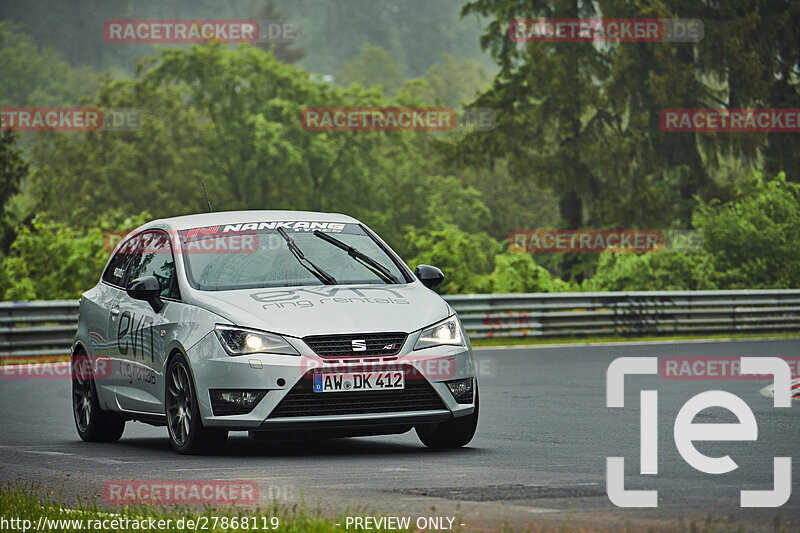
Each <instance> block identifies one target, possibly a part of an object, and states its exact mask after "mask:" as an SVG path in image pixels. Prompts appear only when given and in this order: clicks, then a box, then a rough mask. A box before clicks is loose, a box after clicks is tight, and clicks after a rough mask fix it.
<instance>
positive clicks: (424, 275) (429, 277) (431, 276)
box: [414, 265, 444, 289]
mask: <svg viewBox="0 0 800 533" xmlns="http://www.w3.org/2000/svg"><path fill="white" fill-rule="evenodd" d="M414 275H415V276H417V278H418V279H419V280H420V281H421V282H422V284H423V285H425V286H426V287H428V288H429V289H433V288H434V287H438V286H439V285H441V283H442V282H443V281H444V274H443V273H442V271H441V270H439V269H438V268H436V267H435V266H431V265H417V268H415V269H414Z"/></svg>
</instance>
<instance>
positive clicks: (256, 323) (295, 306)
mask: <svg viewBox="0 0 800 533" xmlns="http://www.w3.org/2000/svg"><path fill="white" fill-rule="evenodd" d="M193 296H194V300H195V303H196V304H197V305H200V306H202V307H204V308H206V309H208V310H209V311H212V312H214V313H216V314H218V315H220V316H222V317H224V318H226V319H228V320H230V321H231V322H233V323H234V324H236V325H238V326H242V327H249V328H256V329H261V330H265V331H271V332H274V333H280V334H282V335H288V336H292V337H305V336H306V335H325V334H337V333H380V332H389V331H402V332H405V333H411V332H412V331H415V330H418V329H421V328H423V327H425V326H428V325H430V324H433V323H434V322H437V321H439V320H443V319H445V318H447V317H448V316H449V315H450V314H451V313H452V310H451V308H450V306H449V305H448V304H447V302H445V301H444V300H443V299H442V298H441V297H440V296H439V295H437V294H436V293H434V292H433V291H431V290H430V289H428V288H427V287H425V286H424V285H422V284H421V283H419V282H415V283H409V284H404V285H339V286H327V285H324V286H313V287H286V288H272V289H250V290H235V291H219V292H211V291H203V292H196V293H195V294H194V295H193Z"/></svg>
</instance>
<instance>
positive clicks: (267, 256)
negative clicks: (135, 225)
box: [179, 222, 407, 291]
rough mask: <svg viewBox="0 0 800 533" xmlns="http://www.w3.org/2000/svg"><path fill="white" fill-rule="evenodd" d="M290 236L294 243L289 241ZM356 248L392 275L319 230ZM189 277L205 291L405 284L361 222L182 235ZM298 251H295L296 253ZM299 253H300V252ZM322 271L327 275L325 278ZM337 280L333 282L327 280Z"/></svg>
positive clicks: (254, 225)
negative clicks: (318, 233)
mask: <svg viewBox="0 0 800 533" xmlns="http://www.w3.org/2000/svg"><path fill="white" fill-rule="evenodd" d="M279 228H280V229H282V230H283V232H285V236H288V237H289V239H290V240H291V241H292V242H293V246H290V244H289V242H287V239H286V237H285V236H284V235H282V234H281V233H282V232H279ZM315 231H317V232H323V233H326V234H328V235H331V236H332V237H335V238H336V239H337V240H339V241H341V242H342V243H344V244H346V245H348V246H350V247H352V248H355V249H356V250H357V251H358V252H361V254H363V255H366V256H368V257H369V258H370V259H372V260H374V261H375V262H376V263H378V264H379V265H381V266H382V267H383V268H384V269H386V271H387V272H389V273H391V276H385V275H382V274H381V273H380V272H379V271H380V269H376V268H374V267H371V266H370V265H368V264H365V263H364V261H360V260H358V259H357V258H355V257H353V255H352V254H348V252H347V251H346V250H344V249H342V248H340V247H337V246H333V245H331V244H330V242H328V241H326V240H325V239H323V238H320V237H319V236H318V235H315V234H314V232H315ZM179 235H180V240H181V248H182V251H183V256H184V262H185V264H186V275H187V278H188V280H189V283H190V284H191V285H192V287H194V288H196V289H199V290H206V291H221V290H233V289H254V288H263V287H293V286H303V285H322V284H332V283H335V284H337V285H354V284H367V283H369V284H381V285H383V284H386V283H393V282H395V281H398V280H399V281H401V282H405V281H407V278H406V276H405V274H404V273H403V271H402V270H401V269H400V267H399V266H398V265H397V264H396V263H395V261H394V260H393V259H392V258H391V257H390V256H389V255H388V253H387V252H386V251H385V250H384V249H383V248H382V247H381V246H380V245H379V244H378V242H377V241H376V240H375V239H374V238H373V237H372V236H371V235H370V234H369V233H367V231H366V230H365V229H364V228H363V227H362V226H361V225H360V224H349V223H348V224H343V223H335V224H334V223H325V222H286V223H275V222H270V223H248V224H230V225H224V226H211V227H206V228H193V229H191V230H183V231H181V232H179ZM292 247H294V248H295V252H293V251H292ZM298 251H299V254H298V253H297V252H298ZM320 271H322V273H323V274H322V275H321V274H320ZM328 276H329V278H332V279H329V278H328Z"/></svg>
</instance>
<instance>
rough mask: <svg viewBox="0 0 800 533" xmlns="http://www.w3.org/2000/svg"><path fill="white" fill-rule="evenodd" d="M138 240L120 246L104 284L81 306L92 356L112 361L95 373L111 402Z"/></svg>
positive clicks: (103, 280)
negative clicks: (122, 307) (124, 299)
mask: <svg viewBox="0 0 800 533" xmlns="http://www.w3.org/2000/svg"><path fill="white" fill-rule="evenodd" d="M136 239H137V237H136V236H133V237H129V238H128V239H127V240H125V241H124V242H123V243H122V244H121V245H120V246H119V247H118V248H117V250H116V252H115V253H114V255H113V256H112V258H111V260H110V261H109V262H108V266H107V267H106V269H105V271H104V272H103V276H102V280H101V283H99V284H98V285H97V287H95V288H94V289H92V291H90V292H89V293H88V295H87V296H86V297H85V299H86V300H87V301H85V302H83V304H84V305H83V306H82V308H81V315H82V318H83V319H85V320H86V323H87V326H88V334H89V339H90V342H91V345H92V349H91V350H90V352H91V355H92V356H94V357H97V358H102V359H107V360H108V361H109V362H108V363H107V364H106V365H103V366H98V368H102V371H100V370H98V372H97V374H96V375H95V383H96V386H97V387H98V392H99V394H100V396H101V398H107V399H109V400H110V401H111V402H112V403H113V401H114V387H115V386H116V385H117V381H118V380H117V378H118V377H119V370H120V368H119V361H118V360H117V358H116V357H117V355H118V351H117V321H116V320H117V316H118V315H119V299H120V297H121V296H122V295H123V294H125V283H126V279H127V276H128V266H129V264H130V260H131V252H132V251H133V250H134V249H135V243H136ZM98 364H99V363H98Z"/></svg>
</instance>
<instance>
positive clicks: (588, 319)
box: [0, 289, 800, 357]
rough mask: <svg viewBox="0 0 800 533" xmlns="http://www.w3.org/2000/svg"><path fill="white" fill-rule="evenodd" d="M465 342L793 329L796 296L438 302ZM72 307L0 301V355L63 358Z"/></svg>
mask: <svg viewBox="0 0 800 533" xmlns="http://www.w3.org/2000/svg"><path fill="white" fill-rule="evenodd" d="M445 299H446V300H447V301H448V302H449V303H450V305H452V306H453V308H454V309H455V310H456V311H457V312H458V315H459V317H460V318H461V320H462V322H463V323H464V327H465V328H466V330H467V332H468V333H469V335H470V337H471V338H489V337H529V336H541V337H558V336H589V335H590V336H606V335H642V334H650V335H662V334H663V335H669V334H675V333H693V334H696V333H742V332H769V331H774V332H790V331H797V330H800V290H796V289H792V290H741V291H643V292H572V293H566V292H564V293H542V294H468V295H455V296H446V297H445ZM77 321H78V302H76V301H73V300H59V301H47V302H0V356H3V357H9V356H19V357H25V356H39V355H65V354H68V353H69V347H70V345H71V343H72V338H73V336H74V335H75V329H76V327H77Z"/></svg>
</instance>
